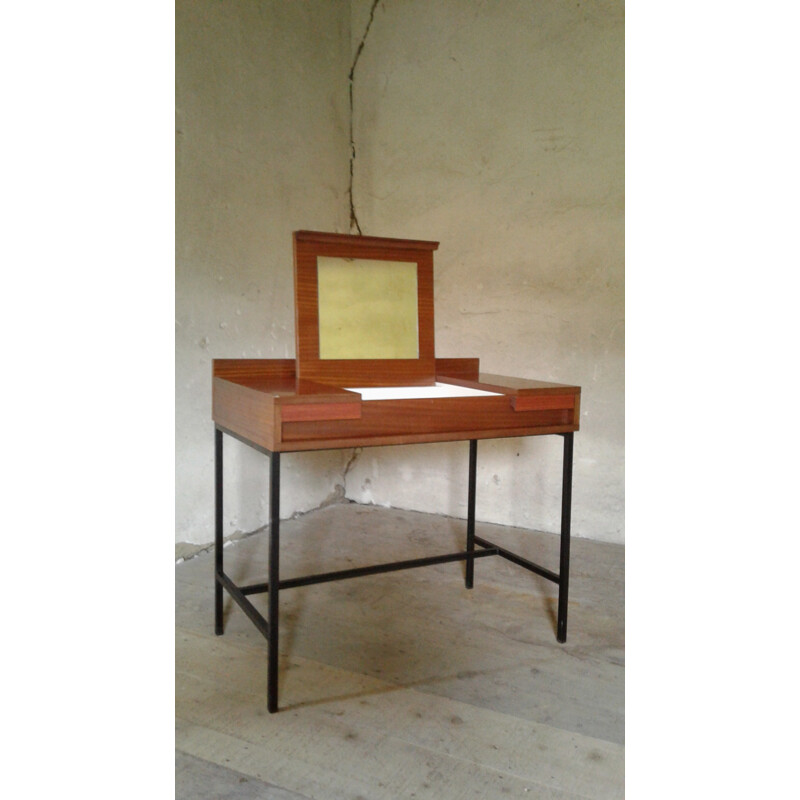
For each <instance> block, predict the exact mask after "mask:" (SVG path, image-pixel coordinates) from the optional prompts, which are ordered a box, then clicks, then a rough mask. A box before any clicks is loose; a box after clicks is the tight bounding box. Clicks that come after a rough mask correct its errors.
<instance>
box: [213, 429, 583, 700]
mask: <svg viewBox="0 0 800 800" xmlns="http://www.w3.org/2000/svg"><path fill="white" fill-rule="evenodd" d="M223 433H225V434H228V435H229V436H232V437H233V438H235V439H238V440H239V441H241V442H244V444H247V445H249V446H250V447H253V448H254V449H256V450H258V451H259V452H262V453H264V454H265V455H267V456H269V459H270V481H269V509H270V522H269V561H268V567H267V582H266V583H254V584H249V585H247V586H237V585H236V584H235V583H234V582H233V581H232V580H231V578H230V577H229V576H228V575H226V574H225V571H224V565H223V558H222V549H223V541H222V527H223V524H222V499H223V498H222V482H223V481H222V434H223ZM558 435H559V436H563V437H564V460H563V469H562V485H561V549H560V558H559V572H558V574H556V573H555V572H552V571H551V570H549V569H546V568H545V567H542V566H539V565H538V564H534V563H533V562H532V561H529V560H528V559H526V558H523V557H522V556H519V555H517V554H516V553H512V552H511V551H510V550H506V549H505V548H503V547H500V546H499V545H497V544H494V543H493V542H490V541H488V540H486V539H484V538H482V537H480V536H476V535H475V480H476V472H477V462H478V442H477V440H476V439H471V440H470V442H469V483H468V500H467V544H466V549H465V550H463V551H459V552H457V553H448V554H445V555H438V556H429V557H427V558H414V559H409V560H407V561H393V562H390V563H387V564H376V565H372V566H367V567H356V568H354V569H344V570H337V571H335V572H324V573H320V574H317V575H304V576H302V577H297V578H288V579H283V580H281V579H280V463H281V462H280V457H281V454H280V453H275V452H272V451H270V450H266V449H264V448H262V447H259V446H258V445H255V444H253V443H252V442H249V441H248V440H247V439H244V438H242V437H240V436H237V435H236V434H235V433H232V432H231V431H229V430H227V429H225V428H222V427H220V426H218V425H216V426H215V427H214V502H215V515H214V516H215V532H214V632H215V633H216V634H217V636H221V635H222V634H223V632H224V624H223V608H222V605H223V604H222V600H223V594H222V590H223V589H225V590H226V591H227V592H228V594H230V596H231V597H232V598H233V599H234V600H235V601H236V603H237V604H238V605H239V606H240V607H241V609H242V610H243V611H244V612H245V614H247V616H248V617H250V619H251V620H252V622H253V623H254V624H255V626H256V628H258V630H259V631H260V632H261V633H262V634H263V635H264V637H265V638H266V640H267V642H268V650H267V710H268V711H269V712H270V713H275V712H276V711H277V710H278V614H279V602H278V593H279V592H280V590H281V589H292V588H294V587H297V586H309V585H311V584H314V583H325V582H327V581H338V580H344V579H345V578H358V577H361V576H362V575H378V574H380V573H383V572H394V571H395V570H401V569H412V568H415V567H425V566H430V565H432V564H444V563H447V562H450V561H466V562H467V563H466V577H465V585H466V588H467V589H471V588H472V587H473V583H474V568H475V559H476V558H482V557H485V556H495V555H497V556H501V557H502V558H505V559H508V560H509V561H511V562H513V563H514V564H517V565H519V566H520V567H524V568H525V569H527V570H530V571H531V572H535V573H536V574H537V575H541V576H542V577H543V578H546V579H547V580H549V581H552V582H553V583H555V584H557V585H558V618H557V622H556V639H557V640H558V641H559V642H562V643H563V642H566V640H567V597H568V590H569V545H570V525H571V509H572V448H573V434H572V433H562V434H558ZM475 545H478V546H479V547H481V548H482V549H481V550H476V549H475ZM264 592H266V593H268V611H267V619H265V618H264V616H263V615H262V614H261V612H260V611H259V610H258V609H257V608H256V607H255V606H254V605H253V604H252V603H251V602H250V601H249V600H248V599H247V595H250V594H261V593H264Z"/></svg>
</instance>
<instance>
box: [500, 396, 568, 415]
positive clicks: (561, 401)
mask: <svg viewBox="0 0 800 800" xmlns="http://www.w3.org/2000/svg"><path fill="white" fill-rule="evenodd" d="M511 407H512V408H513V409H514V411H543V410H545V409H548V408H575V395H574V394H523V395H515V396H514V397H512V398H511Z"/></svg>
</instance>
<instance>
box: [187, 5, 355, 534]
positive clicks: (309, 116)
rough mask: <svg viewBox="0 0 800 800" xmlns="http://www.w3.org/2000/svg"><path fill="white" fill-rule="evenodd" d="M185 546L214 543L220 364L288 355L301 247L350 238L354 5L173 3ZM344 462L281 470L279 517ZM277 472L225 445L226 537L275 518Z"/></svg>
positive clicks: (309, 461)
mask: <svg viewBox="0 0 800 800" xmlns="http://www.w3.org/2000/svg"><path fill="white" fill-rule="evenodd" d="M175 27H176V59H175V68H176V112H177V125H176V127H177V141H176V197H175V201H176V231H175V236H176V254H175V255H176V277H175V290H176V291H175V295H176V309H175V312H176V331H175V348H176V350H175V356H176V358H175V403H176V438H175V456H176V471H175V484H176V491H175V511H176V541H177V542H190V543H196V544H202V543H205V542H208V541H210V540H211V539H212V538H213V432H212V431H213V428H212V422H211V360H212V359H213V358H245V357H246V358H286V357H290V358H293V357H294V308H293V303H292V297H293V291H294V290H293V283H292V281H293V277H292V275H293V272H292V241H291V233H292V231H293V230H297V229H301V228H309V229H321V230H341V231H346V230H347V222H348V217H347V205H346V204H347V158H348V138H349V134H348V127H349V118H348V116H349V115H348V108H347V72H348V69H349V66H350V64H351V59H352V55H351V50H350V34H349V8H348V4H347V2H344V0H342V1H337V0H331V1H330V2H325V3H311V4H309V3H287V2H284V0H259V2H252V0H226V2H224V3H220V2H218V0H179V1H178V2H177V4H176V26H175ZM346 460H347V456H346V454H342V453H318V454H307V455H300V456H293V457H292V458H291V459H288V458H287V459H286V460H285V464H284V467H283V471H284V474H285V480H284V488H283V491H282V516H284V515H285V516H291V515H292V514H294V513H296V512H298V511H304V510H306V509H308V508H312V507H314V506H317V505H318V504H319V503H320V502H321V501H322V500H323V498H325V497H327V496H328V495H329V494H330V493H331V492H333V491H334V487H335V485H336V484H337V483H339V482H341V475H342V469H343V466H344V463H345V462H346ZM268 476H269V467H268V464H267V462H266V460H265V458H264V456H262V455H261V454H259V453H257V452H255V451H252V450H250V449H249V448H247V447H245V446H244V445H241V444H240V443H238V442H236V441H235V440H232V439H230V437H225V486H226V497H225V535H226V536H227V535H231V534H233V533H235V532H236V531H251V530H254V529H256V528H259V527H261V526H262V525H264V524H265V523H266V522H267V521H268V519H269V508H268V501H267V496H266V488H267V482H268Z"/></svg>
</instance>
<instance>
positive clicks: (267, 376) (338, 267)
mask: <svg viewBox="0 0 800 800" xmlns="http://www.w3.org/2000/svg"><path fill="white" fill-rule="evenodd" d="M437 247H438V242H427V241H414V240H405V239H386V238H378V237H371V236H348V235H344V234H333V233H319V232H314V231H297V232H295V234H294V268H295V311H296V325H295V331H296V343H297V350H296V352H297V358H296V359H215V360H214V362H213V410H212V416H213V420H214V424H215V431H214V435H215V439H214V442H215V447H214V454H215V539H214V542H215V570H214V585H215V631H216V633H217V634H218V635H221V634H222V633H223V589H224V590H226V591H227V592H228V593H229V594H230V595H231V597H233V599H234V600H235V601H236V602H237V603H238V605H239V606H240V607H241V608H242V610H243V611H244V612H245V613H246V614H247V615H248V617H250V619H251V620H252V621H253V623H254V624H255V625H256V627H257V628H258V629H259V630H260V631H261V633H262V634H263V635H264V636H265V637H266V639H267V641H268V657H267V708H268V710H269V711H270V712H275V711H277V710H278V617H279V603H278V597H279V591H280V590H281V589H289V588H293V587H297V586H307V585H309V584H313V583H322V582H325V581H332V580H342V579H345V578H354V577H359V576H363V575H374V574H377V573H381V572H390V571H394V570H399V569H409V568H412V567H420V566H426V565H430V564H441V563H444V562H449V561H466V579H465V580H466V586H467V588H468V589H469V588H472V585H473V576H474V562H475V559H476V558H481V557H486V556H490V555H499V556H501V557H503V558H506V559H508V560H510V561H512V562H514V563H515V564H518V565H519V566H522V567H524V568H526V569H528V570H530V571H532V572H535V573H537V574H538V575H542V576H543V577H545V578H547V579H549V580H551V581H553V582H554V583H556V584H557V585H558V620H557V626H556V627H557V630H556V638H557V640H558V641H559V642H564V641H566V635H567V593H568V586H569V543H570V511H571V504H572V448H573V434H574V432H575V431H577V430H578V428H579V420H580V393H581V390H580V387H578V386H568V385H561V384H555V383H545V382H543V381H535V380H526V379H522V378H511V377H504V376H500V375H491V374H486V373H482V372H480V370H479V363H478V359H477V358H436V356H435V353H434V319H433V251H434V250H436V249H437ZM223 434H226V435H229V436H232V437H234V438H236V439H238V440H239V441H242V442H244V443H245V444H247V445H249V446H250V447H253V448H255V449H256V450H259V451H261V452H262V453H264V454H266V455H267V456H268V457H269V460H270V490H269V499H270V525H269V562H268V575H267V581H266V582H264V583H256V584H250V585H246V586H238V585H236V584H235V583H234V582H233V581H232V580H231V578H230V577H229V576H228V575H227V574H226V573H225V571H224V565H223V535H222V531H223V522H222V502H223V497H222V489H223V485H222V483H223V482H222V450H223ZM545 434H558V435H561V436H562V437H563V440H564V458H563V466H562V498H561V551H560V565H559V572H558V573H555V572H552V571H551V570H548V569H546V568H544V567H542V566H540V565H538V564H534V563H532V562H530V561H528V560H527V559H525V558H522V557H521V556H519V555H517V554H515V553H512V552H510V551H508V550H506V549H504V548H502V547H499V546H498V545H496V544H494V543H492V542H489V541H487V540H485V539H483V538H482V537H479V536H476V535H475V476H476V464H477V444H478V440H479V439H494V438H503V437H512V436H541V435H545ZM445 441H468V442H469V476H468V503H467V522H466V546H465V549H464V550H463V551H459V552H456V553H448V554H445V555H438V556H431V557H428V558H418V559H412V560H408V561H398V562H392V563H389V564H379V565H372V566H365V567H360V568H355V569H347V570H340V571H337V572H327V573H322V574H317V575H306V576H302V577H292V578H281V577H280V570H279V561H280V456H281V453H287V452H297V451H302V450H329V449H337V448H349V447H369V446H374V445H393V444H415V443H426V442H445ZM258 593H267V594H268V612H267V617H266V618H265V617H264V616H263V615H262V614H261V613H260V612H259V611H258V609H256V608H255V606H254V605H253V604H252V603H251V602H250V600H248V595H251V594H258Z"/></svg>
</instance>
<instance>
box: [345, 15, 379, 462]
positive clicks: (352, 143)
mask: <svg viewBox="0 0 800 800" xmlns="http://www.w3.org/2000/svg"><path fill="white" fill-rule="evenodd" d="M380 2H381V0H373V3H372V8H371V9H370V11H369V21H368V22H367V27H366V28H365V30H364V35H363V36H362V37H361V41H360V42H359V43H358V49H357V50H356V54H355V57H354V58H353V66H352V67H350V74H349V75H348V79H349V81H350V188H349V189H348V192H347V193H348V195H349V197H350V231H351V233H352V231H353V228H355V229H356V230H357V231H358V235H359V236H362V235H363V234H362V232H361V225H359V224H358V215H357V214H356V205H355V202H354V201H353V172H354V169H355V160H356V142H355V136H354V134H353V80H354V78H355V74H356V65H357V64H358V59H359V58H361V51H362V50H363V49H364V44H365V43H366V41H367V35H368V34H369V29H370V28H371V27H372V20H373V18H374V17H375V9H376V8H377V7H378V3H380ZM345 473H346V471H345Z"/></svg>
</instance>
